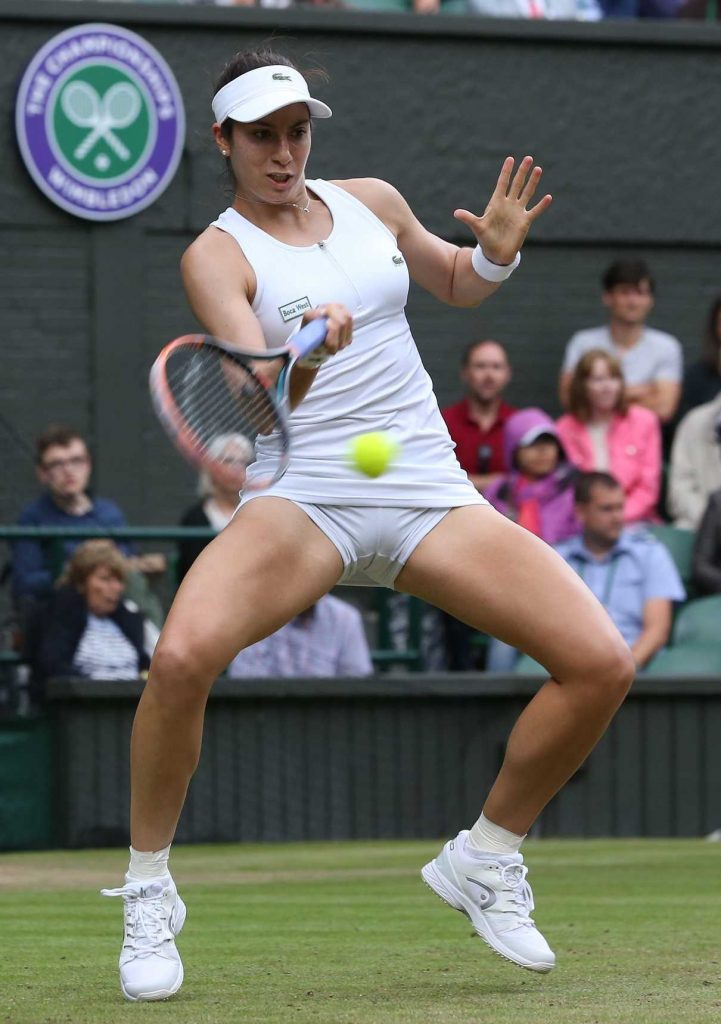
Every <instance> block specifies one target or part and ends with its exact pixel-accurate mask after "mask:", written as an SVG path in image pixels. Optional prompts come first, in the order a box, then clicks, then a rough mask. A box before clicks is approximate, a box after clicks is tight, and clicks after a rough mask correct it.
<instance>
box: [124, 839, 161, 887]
mask: <svg viewBox="0 0 721 1024" xmlns="http://www.w3.org/2000/svg"><path fill="white" fill-rule="evenodd" d="M169 856H170V847H169V846H166V847H165V849H164V850H156V851H155V852H152V853H145V852H143V851H141V850H136V849H135V848H134V847H132V846H131V847H130V866H129V867H128V873H127V875H126V876H125V878H126V880H127V881H128V882H144V881H145V880H146V879H148V878H159V877H160V876H161V875H167V874H168V857H169Z"/></svg>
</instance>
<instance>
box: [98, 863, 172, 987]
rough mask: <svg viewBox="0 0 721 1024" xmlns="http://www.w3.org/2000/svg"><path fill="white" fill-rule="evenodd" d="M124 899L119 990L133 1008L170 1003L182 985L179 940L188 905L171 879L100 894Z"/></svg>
mask: <svg viewBox="0 0 721 1024" xmlns="http://www.w3.org/2000/svg"><path fill="white" fill-rule="evenodd" d="M100 892H101V895H103V896H122V898H123V903H124V904H125V934H124V937H123V945H122V949H121V950H120V987H121V989H122V990H123V995H124V996H125V998H126V999H129V1000H130V1001H131V1002H139V1001H141V1000H152V999H167V998H168V997H169V996H172V995H173V994H174V993H175V992H177V991H178V989H179V988H180V986H181V985H182V984H183V964H182V962H181V959H180V954H179V953H178V950H177V949H176V948H175V936H176V935H178V933H179V932H180V929H181V928H182V927H183V925H184V923H185V914H186V911H185V904H184V903H183V901H182V900H181V898H180V896H178V890H177V889H176V888H175V882H174V881H173V879H172V878H171V877H170V875H163V876H162V877H161V878H153V879H149V880H148V881H143V882H126V883H125V885H123V886H121V887H120V888H119V889H101V890H100Z"/></svg>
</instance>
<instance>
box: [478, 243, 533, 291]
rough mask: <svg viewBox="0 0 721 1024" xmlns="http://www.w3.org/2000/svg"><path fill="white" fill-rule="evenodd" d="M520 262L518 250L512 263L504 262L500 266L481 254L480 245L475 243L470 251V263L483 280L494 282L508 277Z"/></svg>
mask: <svg viewBox="0 0 721 1024" xmlns="http://www.w3.org/2000/svg"><path fill="white" fill-rule="evenodd" d="M520 262H521V252H520V250H519V251H518V252H517V253H516V258H515V259H514V261H513V263H506V264H505V265H504V266H501V265H499V264H498V263H491V261H490V260H489V259H487V258H486V257H485V256H484V255H483V249H481V247H480V245H477V246H476V248H475V249H474V250H473V252H472V253H471V264H472V266H473V269H474V270H475V272H476V273H477V274H478V276H479V277H482V278H483V280H484V281H493V283H494V284H495V283H497V282H498V281H505V280H506V279H507V278H509V277H510V276H511V274H512V273H513V271H514V270H515V269H516V267H517V266H518V264H519V263H520Z"/></svg>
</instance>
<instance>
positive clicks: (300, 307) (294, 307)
mask: <svg viewBox="0 0 721 1024" xmlns="http://www.w3.org/2000/svg"><path fill="white" fill-rule="evenodd" d="M310 308H311V305H310V299H309V298H308V296H307V295H304V296H303V298H302V299H294V300H293V302H286V304H285V305H284V306H278V312H279V313H280V315H281V316H282V317H283V323H284V324H287V323H288V321H289V320H295V318H296V317H298V316H303V314H304V313H307V312H308V310H309V309H310Z"/></svg>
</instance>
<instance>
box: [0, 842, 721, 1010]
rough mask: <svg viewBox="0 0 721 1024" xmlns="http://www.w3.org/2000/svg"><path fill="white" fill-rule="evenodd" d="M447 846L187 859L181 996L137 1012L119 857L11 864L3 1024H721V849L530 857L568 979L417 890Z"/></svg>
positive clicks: (653, 847)
mask: <svg viewBox="0 0 721 1024" xmlns="http://www.w3.org/2000/svg"><path fill="white" fill-rule="evenodd" d="M437 850H438V844H437V843H428V842H397V843H381V842H378V843H370V842H369V843H337V844H332V843H318V844H305V845H283V846H262V847H261V846H218V847H184V848H183V847H179V848H177V849H176V850H175V851H174V856H173V868H174V874H175V877H176V880H177V881H178V883H179V886H180V887H181V890H182V893H183V896H184V898H185V900H186V902H187V904H188V921H187V924H186V927H185V930H184V931H183V933H182V935H181V938H180V942H179V947H180V950H181V952H182V955H183V959H184V962H185V968H186V976H185V985H184V986H183V988H182V989H181V991H180V992H179V993H178V995H177V996H175V997H174V999H172V1000H170V1001H169V1002H166V1003H144V1004H128V1003H125V1002H124V1001H123V999H122V997H121V995H120V992H119V988H118V983H117V976H116V959H117V954H118V950H119V938H120V906H119V901H111V900H102V899H101V898H100V897H99V896H97V895H96V893H97V889H98V888H99V887H100V886H101V885H118V884H120V881H121V875H122V872H123V870H124V868H125V854H124V853H123V852H122V851H115V850H102V851H90V852H77V853H76V852H71V853H67V852H63V853H48V854H46V853H29V854H6V855H2V856H0V890H1V898H0V936H1V937H2V938H0V950H1V955H0V1024H117V1022H123V1024H125V1022H130V1021H132V1022H136V1021H142V1022H143V1024H155V1022H157V1021H167V1022H169V1024H170V1022H172V1024H221V1022H222V1024H233V1022H236V1021H237V1022H244V1024H245V1022H263V1024H276V1022H277V1024H280V1022H283V1024H287V1022H297V1024H311V1022H312V1024H380V1022H383V1024H391V1022H392V1024H396V1022H397V1024H435V1022H443V1024H446V1022H448V1024H665V1022H668V1024H682V1022H689V1024H706V1022H708V1024H711V1022H714V1024H717V1022H719V1021H721V925H720V923H719V922H720V921H721V913H720V911H721V895H720V893H721V886H720V884H719V882H720V880H721V870H720V867H721V865H720V864H719V861H720V860H721V846H719V845H717V844H712V843H703V842H701V841H678V840H676V841H674V840H658V841H656V840H646V841H628V842H615V841H613V842H611V841H587V842H570V841H566V842H551V841H541V842H529V843H528V844H527V846H526V850H525V852H526V861H527V863H529V864H530V867H531V876H530V880H531V881H532V883H533V886H534V892H535V896H536V903H537V908H538V909H537V912H536V915H535V916H536V920H537V922H538V924H539V926H540V927H541V928H542V930H543V931H544V932H545V934H546V936H547V937H548V939H549V940H550V942H551V945H552V946H553V947H554V948H555V950H556V954H557V957H558V965H557V967H556V970H555V971H554V972H553V973H552V974H550V975H547V976H537V975H534V974H532V973H530V972H527V971H523V970H521V969H519V968H516V967H513V966H512V965H510V964H507V963H506V962H505V961H503V960H501V959H500V958H498V957H496V956H494V955H493V954H492V953H491V952H490V951H489V950H488V949H487V947H486V946H485V945H484V944H483V943H482V942H481V941H480V940H479V939H476V938H471V929H470V926H469V924H468V923H467V921H466V919H465V918H464V917H463V916H462V915H460V914H457V913H455V912H453V911H452V910H450V909H448V908H447V907H445V906H444V905H443V904H442V903H441V902H440V900H438V899H437V897H435V896H434V895H433V894H432V893H430V892H429V891H428V890H427V889H426V887H425V886H424V885H423V884H422V882H421V881H420V878H419V876H418V869H419V867H420V866H421V865H422V864H423V863H424V862H425V861H426V860H427V859H429V858H430V857H431V856H433V855H434V854H435V853H436V852H437Z"/></svg>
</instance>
